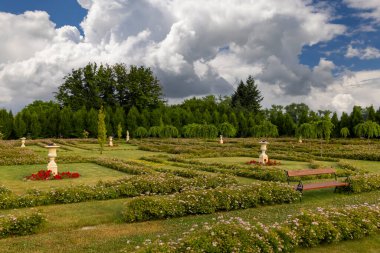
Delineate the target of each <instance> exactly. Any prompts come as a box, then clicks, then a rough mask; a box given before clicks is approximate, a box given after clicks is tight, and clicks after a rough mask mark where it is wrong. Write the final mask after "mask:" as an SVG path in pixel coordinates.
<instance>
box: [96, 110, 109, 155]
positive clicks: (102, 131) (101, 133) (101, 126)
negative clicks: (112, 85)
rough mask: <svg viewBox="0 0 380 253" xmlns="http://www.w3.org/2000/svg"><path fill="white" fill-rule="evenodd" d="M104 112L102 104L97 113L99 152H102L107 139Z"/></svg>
mask: <svg viewBox="0 0 380 253" xmlns="http://www.w3.org/2000/svg"><path fill="white" fill-rule="evenodd" d="M105 117H106V116H105V114H104V111H103V106H102V107H100V109H99V113H98V143H99V146H100V154H103V149H104V145H105V143H106V141H107V129H106V123H105V121H104V119H105Z"/></svg>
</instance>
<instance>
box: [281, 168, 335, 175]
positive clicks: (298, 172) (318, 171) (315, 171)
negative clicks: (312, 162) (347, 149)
mask: <svg viewBox="0 0 380 253" xmlns="http://www.w3.org/2000/svg"><path fill="white" fill-rule="evenodd" d="M335 173H336V170H334V169H332V168H327V169H309V170H287V171H286V174H287V175H288V177H299V176H310V175H321V174H335Z"/></svg>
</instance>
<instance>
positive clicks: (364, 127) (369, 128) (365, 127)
mask: <svg viewBox="0 0 380 253" xmlns="http://www.w3.org/2000/svg"><path fill="white" fill-rule="evenodd" d="M354 132H355V134H356V136H358V137H367V139H368V147H369V139H370V138H373V137H378V136H380V126H379V124H377V123H376V122H373V121H371V120H368V121H366V122H364V123H360V124H357V125H356V126H355V127H354Z"/></svg>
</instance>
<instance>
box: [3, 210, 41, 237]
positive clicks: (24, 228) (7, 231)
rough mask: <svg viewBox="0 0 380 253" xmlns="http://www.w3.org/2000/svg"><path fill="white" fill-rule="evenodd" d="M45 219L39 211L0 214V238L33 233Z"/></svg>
mask: <svg viewBox="0 0 380 253" xmlns="http://www.w3.org/2000/svg"><path fill="white" fill-rule="evenodd" d="M44 221H45V219H44V217H43V216H42V214H40V213H33V214H31V215H22V216H15V215H7V216H0V238H5V237H9V236H15V235H29V234H34V233H35V232H36V231H37V230H38V229H39V228H40V227H41V225H42V224H43V222H44Z"/></svg>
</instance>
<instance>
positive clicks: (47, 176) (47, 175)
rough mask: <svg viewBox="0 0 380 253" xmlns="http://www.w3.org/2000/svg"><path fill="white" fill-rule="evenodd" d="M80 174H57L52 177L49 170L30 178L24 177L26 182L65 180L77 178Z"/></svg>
mask: <svg viewBox="0 0 380 253" xmlns="http://www.w3.org/2000/svg"><path fill="white" fill-rule="evenodd" d="M78 177H80V174H79V173H78V172H69V171H67V172H58V174H57V175H53V173H52V171H51V170H40V171H38V172H37V173H34V174H32V175H30V176H26V177H25V178H26V179H27V180H32V181H38V180H61V179H67V178H78Z"/></svg>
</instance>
